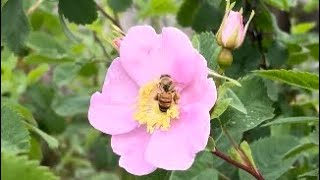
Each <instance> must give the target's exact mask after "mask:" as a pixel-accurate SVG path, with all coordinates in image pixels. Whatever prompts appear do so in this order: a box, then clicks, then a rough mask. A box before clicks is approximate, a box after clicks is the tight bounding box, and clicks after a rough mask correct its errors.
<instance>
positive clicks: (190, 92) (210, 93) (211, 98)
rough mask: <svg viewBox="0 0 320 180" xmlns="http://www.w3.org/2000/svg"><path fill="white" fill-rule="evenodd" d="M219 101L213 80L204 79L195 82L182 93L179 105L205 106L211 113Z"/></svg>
mask: <svg viewBox="0 0 320 180" xmlns="http://www.w3.org/2000/svg"><path fill="white" fill-rule="evenodd" d="M216 100H217V89H216V85H215V83H214V81H213V79H211V78H210V79H207V78H203V79H201V80H198V81H194V82H193V83H192V84H190V85H189V86H187V87H186V88H185V89H183V90H182V91H181V94H180V100H179V104H180V105H182V106H184V105H188V104H192V103H199V104H203V105H204V106H205V107H206V108H207V110H208V111H209V110H210V109H211V108H212V107H213V105H214V104H215V102H216Z"/></svg>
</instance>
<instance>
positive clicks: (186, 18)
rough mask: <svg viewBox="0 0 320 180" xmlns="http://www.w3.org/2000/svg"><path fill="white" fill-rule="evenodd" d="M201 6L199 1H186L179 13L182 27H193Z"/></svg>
mask: <svg viewBox="0 0 320 180" xmlns="http://www.w3.org/2000/svg"><path fill="white" fill-rule="evenodd" d="M199 6H200V1H198V0H185V1H184V2H183V4H182V5H181V7H180V9H179V11H178V13H177V21H178V23H179V24H180V25H181V26H182V27H187V26H191V25H192V22H193V18H194V15H195V14H196V12H197V10H198V8H199Z"/></svg>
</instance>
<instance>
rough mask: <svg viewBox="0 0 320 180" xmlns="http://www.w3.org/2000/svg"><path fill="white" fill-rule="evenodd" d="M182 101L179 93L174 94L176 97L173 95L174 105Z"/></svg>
mask: <svg viewBox="0 0 320 180" xmlns="http://www.w3.org/2000/svg"><path fill="white" fill-rule="evenodd" d="M179 99H180V96H179V95H178V94H177V93H174V95H173V101H174V103H176V104H177V101H178V100H179Z"/></svg>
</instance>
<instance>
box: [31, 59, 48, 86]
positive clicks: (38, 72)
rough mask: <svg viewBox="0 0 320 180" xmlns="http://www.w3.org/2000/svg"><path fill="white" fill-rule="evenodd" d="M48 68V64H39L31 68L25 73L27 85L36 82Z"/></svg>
mask: <svg viewBox="0 0 320 180" xmlns="http://www.w3.org/2000/svg"><path fill="white" fill-rule="evenodd" d="M48 70H49V65H48V64H40V65H39V66H38V67H36V68H35V69H32V70H31V71H30V72H29V73H28V75H27V83H28V85H30V84H33V83H35V82H37V81H38V80H39V79H40V78H41V77H42V76H43V75H44V74H45V73H46V72H47V71H48Z"/></svg>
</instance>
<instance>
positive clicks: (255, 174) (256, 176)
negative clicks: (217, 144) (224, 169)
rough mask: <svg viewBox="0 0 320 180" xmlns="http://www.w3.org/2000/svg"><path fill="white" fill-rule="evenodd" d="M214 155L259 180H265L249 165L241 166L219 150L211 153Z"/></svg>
mask: <svg viewBox="0 0 320 180" xmlns="http://www.w3.org/2000/svg"><path fill="white" fill-rule="evenodd" d="M211 153H212V154H214V155H216V156H217V157H219V158H221V159H223V160H225V161H226V162H228V163H230V164H232V165H234V166H236V167H238V168H240V169H242V170H244V171H246V172H248V173H249V174H251V175H252V176H253V177H255V178H256V179H257V180H264V178H263V177H262V176H261V174H260V173H257V172H256V171H255V170H253V169H252V168H250V167H249V166H247V165H244V164H241V163H239V162H237V161H235V160H233V159H231V158H230V157H228V156H227V155H225V154H223V153H222V152H221V151H219V150H218V149H217V148H215V149H213V150H212V151H211Z"/></svg>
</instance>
